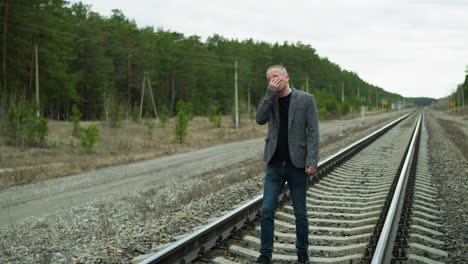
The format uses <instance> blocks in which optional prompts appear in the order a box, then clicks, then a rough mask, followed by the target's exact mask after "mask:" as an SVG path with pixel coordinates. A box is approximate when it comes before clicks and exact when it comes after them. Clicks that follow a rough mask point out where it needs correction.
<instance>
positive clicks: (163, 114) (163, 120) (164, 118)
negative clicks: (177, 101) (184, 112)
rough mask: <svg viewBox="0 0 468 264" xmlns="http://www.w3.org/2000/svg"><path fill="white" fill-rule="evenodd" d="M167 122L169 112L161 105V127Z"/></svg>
mask: <svg viewBox="0 0 468 264" xmlns="http://www.w3.org/2000/svg"><path fill="white" fill-rule="evenodd" d="M167 120H169V111H168V110H167V107H166V106H165V105H163V106H162V107H161V111H160V113H159V121H161V127H165V126H166V123H167Z"/></svg>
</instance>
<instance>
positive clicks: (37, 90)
mask: <svg viewBox="0 0 468 264" xmlns="http://www.w3.org/2000/svg"><path fill="white" fill-rule="evenodd" d="M34 40H35V41H34V54H35V57H36V60H35V64H36V103H37V116H39V63H38V61H39V57H38V47H37V36H36V37H35V39H34Z"/></svg>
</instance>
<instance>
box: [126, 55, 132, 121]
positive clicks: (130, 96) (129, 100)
mask: <svg viewBox="0 0 468 264" xmlns="http://www.w3.org/2000/svg"><path fill="white" fill-rule="evenodd" d="M131 111H132V53H131V52H129V53H128V110H127V112H131ZM127 118H128V115H127Z"/></svg>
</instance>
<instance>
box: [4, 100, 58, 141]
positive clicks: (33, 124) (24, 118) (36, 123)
mask: <svg viewBox="0 0 468 264" xmlns="http://www.w3.org/2000/svg"><path fill="white" fill-rule="evenodd" d="M48 132H49V128H48V126H47V120H46V119H45V118H43V117H42V116H37V107H36V106H35V105H34V104H20V105H18V106H16V105H15V104H12V105H11V107H10V110H9V111H8V126H7V127H6V135H7V136H6V141H7V144H11V145H16V146H18V145H20V146H34V145H38V144H44V143H45V142H46V139H47V134H48Z"/></svg>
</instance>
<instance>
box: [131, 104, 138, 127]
mask: <svg viewBox="0 0 468 264" xmlns="http://www.w3.org/2000/svg"><path fill="white" fill-rule="evenodd" d="M132 120H133V121H135V122H137V123H138V122H140V107H139V106H136V105H135V106H133V109H132Z"/></svg>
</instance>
